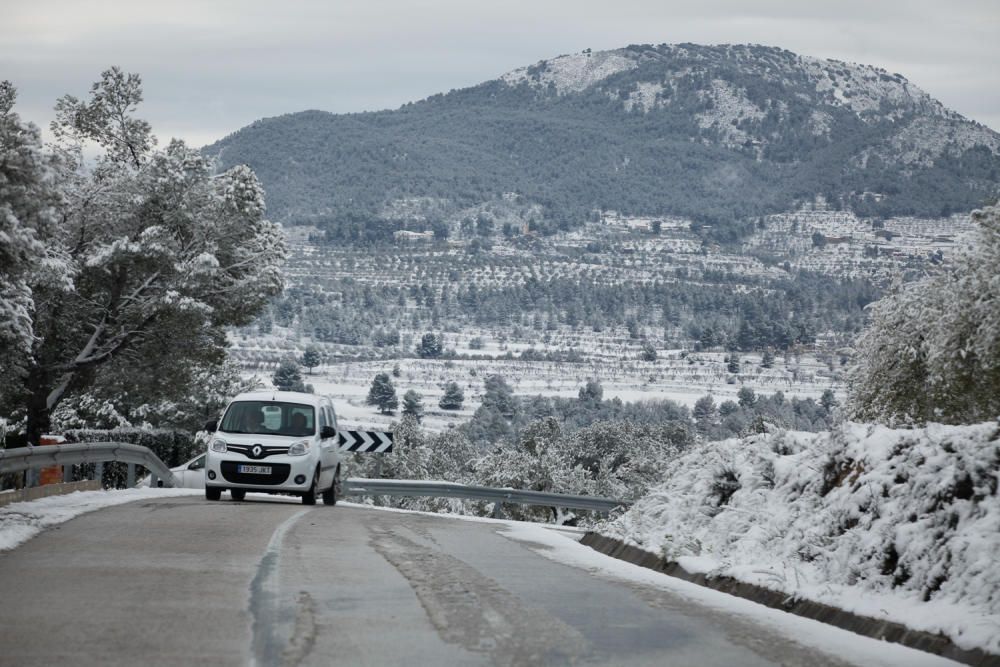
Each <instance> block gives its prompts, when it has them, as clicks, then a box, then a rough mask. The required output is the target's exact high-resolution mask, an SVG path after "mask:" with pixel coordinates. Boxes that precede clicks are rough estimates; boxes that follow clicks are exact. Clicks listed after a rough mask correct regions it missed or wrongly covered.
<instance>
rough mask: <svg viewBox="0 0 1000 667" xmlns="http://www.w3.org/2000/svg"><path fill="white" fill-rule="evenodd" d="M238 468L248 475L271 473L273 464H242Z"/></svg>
mask: <svg viewBox="0 0 1000 667" xmlns="http://www.w3.org/2000/svg"><path fill="white" fill-rule="evenodd" d="M238 470H239V471H240V472H241V473H244V474H247V475H270V474H271V466H243V465H241V466H240V467H239V468H238Z"/></svg>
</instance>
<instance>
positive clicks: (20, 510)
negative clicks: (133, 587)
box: [0, 489, 204, 551]
mask: <svg viewBox="0 0 1000 667" xmlns="http://www.w3.org/2000/svg"><path fill="white" fill-rule="evenodd" d="M202 494H204V491H202V490H201V489H122V490H114V491H76V492H75V493H68V494H66V495H64V496H49V497H48V498H39V499H38V500H30V501H27V502H21V503H11V504H10V505H7V506H6V507H2V508H0V551H7V550H9V549H13V548H14V547H17V546H19V545H21V544H24V543H25V542H27V541H28V540H30V539H31V538H32V537H34V536H35V535H38V534H39V533H40V532H42V531H43V530H45V529H46V528H49V527H51V526H55V525H57V524H60V523H65V522H66V521H69V520H70V519H72V518H74V517H77V516H80V515H81V514H86V513H87V512H93V511H94V510H98V509H101V508H104V507H112V506H114V505H122V504H124V503H130V502H132V501H135V500H144V499H149V498H165V497H168V496H189V495H191V496H194V495H202Z"/></svg>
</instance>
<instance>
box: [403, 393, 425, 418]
mask: <svg viewBox="0 0 1000 667" xmlns="http://www.w3.org/2000/svg"><path fill="white" fill-rule="evenodd" d="M403 415H404V416H407V415H408V416H410V417H413V418H414V419H415V420H417V421H418V422H419V421H420V420H421V419H422V418H423V416H424V397H423V396H422V395H420V393H419V392H418V391H416V390H414V389H410V390H409V391H407V392H406V393H405V394H403Z"/></svg>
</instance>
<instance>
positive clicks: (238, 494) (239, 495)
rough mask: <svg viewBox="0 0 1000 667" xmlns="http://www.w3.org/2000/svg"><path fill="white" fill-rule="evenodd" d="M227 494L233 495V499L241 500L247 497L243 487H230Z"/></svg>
mask: <svg viewBox="0 0 1000 667" xmlns="http://www.w3.org/2000/svg"><path fill="white" fill-rule="evenodd" d="M229 495H231V496H232V497H233V500H243V499H244V498H246V497H247V492H246V491H244V490H243V489H232V490H231V491H230V492H229Z"/></svg>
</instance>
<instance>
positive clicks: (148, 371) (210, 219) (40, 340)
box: [0, 68, 286, 442]
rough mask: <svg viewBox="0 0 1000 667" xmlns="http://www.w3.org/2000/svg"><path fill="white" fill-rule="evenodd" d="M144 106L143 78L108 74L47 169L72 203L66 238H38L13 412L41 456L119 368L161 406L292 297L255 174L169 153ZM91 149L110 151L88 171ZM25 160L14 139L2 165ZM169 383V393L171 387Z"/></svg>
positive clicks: (53, 231) (178, 147) (60, 228)
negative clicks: (245, 329)
mask: <svg viewBox="0 0 1000 667" xmlns="http://www.w3.org/2000/svg"><path fill="white" fill-rule="evenodd" d="M5 99H6V98H5ZM141 100H142V91H141V81H140V79H139V77H138V76H136V75H132V74H126V73H124V72H122V71H121V70H119V69H117V68H112V69H110V70H108V71H106V72H104V73H103V75H102V78H101V81H99V82H97V83H95V84H94V86H93V87H92V89H91V91H90V97H89V99H88V100H87V101H81V100H78V99H76V98H74V97H72V96H66V97H63V98H62V99H60V100H59V102H58V104H57V106H56V121H55V122H54V123H53V126H52V129H53V132H54V134H55V135H56V137H57V139H58V144H57V146H56V147H55V148H54V149H53V152H54V154H55V155H58V157H59V159H58V160H56V159H54V158H43V157H38V158H37V159H36V160H35V162H36V163H40V162H43V161H44V159H50V161H51V162H52V166H51V168H50V169H51V174H50V175H47V176H46V177H45V178H47V179H48V181H49V182H51V183H52V184H53V187H55V188H56V190H57V192H58V194H59V196H60V197H59V201H58V203H57V204H56V206H55V214H56V216H57V218H58V224H57V225H46V226H44V227H43V226H42V225H38V230H37V238H38V240H39V241H40V242H41V243H43V244H44V246H45V259H44V264H43V266H42V267H39V270H37V271H34V272H33V273H32V274H31V275H30V276H29V278H28V280H27V287H28V288H29V289H30V293H24V294H30V296H29V297H28V298H29V299H30V302H28V306H29V307H28V308H27V309H26V312H27V313H28V314H29V316H30V318H31V320H30V321H31V327H32V331H33V336H34V337H33V340H32V342H31V344H30V345H27V346H22V347H20V348H19V349H18V352H19V353H20V358H21V359H22V360H23V362H24V366H25V367H26V372H25V374H24V376H23V379H22V381H21V382H20V383H18V385H17V386H16V387H15V389H14V391H13V392H11V393H12V394H13V395H15V399H14V400H9V401H8V402H7V409H11V408H12V407H16V406H14V405H12V403H13V402H14V401H15V400H16V402H17V403H19V404H20V405H21V407H22V409H23V410H24V411H25V413H26V418H27V419H26V421H27V435H28V438H29V440H30V441H33V442H35V441H37V438H38V436H39V435H40V434H41V433H43V432H45V431H46V430H48V429H49V427H50V415H51V412H52V410H53V409H55V408H56V407H57V406H58V405H59V403H60V402H61V401H63V400H64V399H65V398H67V397H69V396H72V395H74V394H80V393H84V392H86V391H87V390H88V389H89V388H91V387H93V386H94V384H95V383H96V382H98V381H100V380H101V379H102V378H104V379H107V378H108V377H109V375H110V374H109V373H107V372H106V371H107V370H108V369H109V368H111V367H112V366H117V368H118V369H128V368H129V367H130V366H132V365H138V366H141V367H142V368H143V374H142V376H139V375H138V374H134V373H133V374H131V378H132V380H133V384H135V383H140V382H141V383H142V384H143V385H145V386H144V387H142V390H143V391H144V392H146V393H147V394H149V395H150V396H152V394H154V393H156V391H157V389H158V388H162V391H163V392H167V391H170V392H173V391H177V390H178V389H179V388H181V387H183V386H190V383H192V382H193V381H194V379H195V375H196V373H197V371H198V370H199V369H203V368H205V367H206V366H218V365H219V364H221V363H222V361H223V359H224V358H225V345H226V343H225V336H224V328H225V327H226V326H231V325H245V324H248V323H250V322H251V321H252V320H253V319H254V317H255V316H256V315H257V313H259V312H260V310H261V309H262V308H263V307H264V306H265V305H266V304H267V302H268V301H269V299H270V298H271V297H272V296H274V295H275V294H277V293H279V292H280V291H281V289H282V276H281V271H280V267H281V264H282V263H283V261H284V258H285V252H286V251H285V246H284V241H283V238H282V234H281V230H280V227H278V226H277V225H275V224H273V223H271V222H269V221H267V220H266V219H265V217H264V194H263V191H262V189H261V187H260V184H259V183H258V181H257V179H256V177H255V176H254V174H253V172H252V171H251V170H250V169H249V168H247V167H245V166H240V167H236V168H234V169H232V170H230V171H228V172H226V173H223V174H218V175H215V174H213V173H212V169H211V165H210V164H209V163H208V161H207V160H206V159H205V158H204V157H202V156H201V154H200V153H199V152H198V151H196V150H193V149H189V148H188V147H186V146H185V145H184V144H183V143H182V142H180V141H172V142H171V143H170V144H169V145H168V146H167V148H166V149H165V150H156V149H155V139H154V137H153V135H152V132H151V129H150V127H149V125H148V124H147V123H146V122H145V121H142V120H139V119H136V118H135V117H134V115H133V114H134V112H135V110H136V107H137V105H138V104H139V102H140V101H141ZM4 115H5V116H9V115H10V114H9V113H7V114H4ZM4 122H5V123H6V122H9V121H4ZM26 141H27V145H28V146H29V147H28V149H26V151H22V153H24V155H25V159H27V158H29V157H30V156H31V155H34V154H36V153H38V152H39V148H38V144H37V140H31V139H30V138H28V139H26ZM86 142H90V143H93V144H96V146H97V147H98V148H99V149H100V151H101V156H100V157H99V158H98V160H97V161H96V163H95V164H93V165H92V166H89V167H88V166H85V165H84V163H83V160H82V159H81V158H80V156H81V155H82V148H81V147H82V146H83V145H84V143H86ZM11 146H13V148H12V147H11ZM17 151H18V144H17V143H16V142H14V143H13V144H11V143H10V142H8V141H7V140H6V139H5V143H4V145H3V157H2V158H0V161H2V162H3V163H5V164H6V163H7V161H8V160H11V159H13V158H12V156H14V158H16V156H17ZM32 159H34V158H32ZM34 197H35V196H34V195H32V198H33V199H34ZM8 201H9V195H6V194H5V195H4V197H3V202H4V203H5V204H6V203H7V202H8ZM37 201H38V202H45V201H49V199H46V198H45V197H42V198H39V199H38V200H37ZM38 215H39V216H41V213H39V214H38ZM0 217H6V216H0ZM4 300H5V302H7V300H6V299H4ZM7 323H8V320H7V319H6V318H5V319H4V324H3V325H0V327H2V328H4V329H6V328H8V327H7ZM161 374H162V376H163V377H168V378H169V379H170V381H169V382H164V383H162V385H161V382H160V380H161ZM151 378H154V379H155V380H156V381H155V382H150V379H151Z"/></svg>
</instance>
